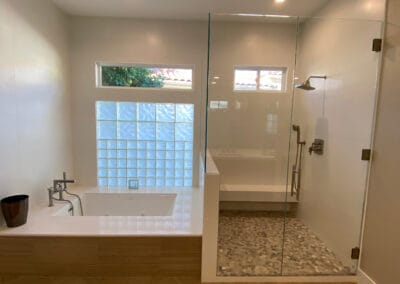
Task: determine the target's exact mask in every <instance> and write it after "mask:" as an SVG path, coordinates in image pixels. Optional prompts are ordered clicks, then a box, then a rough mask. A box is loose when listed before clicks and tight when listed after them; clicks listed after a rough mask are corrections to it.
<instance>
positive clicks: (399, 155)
mask: <svg viewBox="0 0 400 284" xmlns="http://www.w3.org/2000/svg"><path fill="white" fill-rule="evenodd" d="M383 55H384V57H383V68H382V76H381V83H380V85H381V88H380V97H379V104H378V110H377V112H378V113H377V123H376V131H375V143H374V155H373V160H372V168H371V177H370V186H369V190H368V201H367V212H366V217H365V218H366V220H365V231H364V239H363V250H362V259H361V268H362V269H363V271H364V272H365V273H367V274H368V275H369V276H370V277H371V278H372V279H373V280H375V281H376V283H379V284H392V283H400V270H399V263H400V244H399V236H400V226H399V223H400V215H399V208H400V204H399V203H400V190H399V188H400V179H399V165H400V151H399V145H400V131H399V121H400V111H399V110H400V96H399V94H400V85H399V74H400V1H398V0H389V1H388V12H387V24H386V36H385V45H384V53H383Z"/></svg>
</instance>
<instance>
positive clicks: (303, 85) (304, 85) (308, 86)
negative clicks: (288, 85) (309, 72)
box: [296, 79, 315, 91]
mask: <svg viewBox="0 0 400 284" xmlns="http://www.w3.org/2000/svg"><path fill="white" fill-rule="evenodd" d="M296 88H297V89H302V90H305V91H312V90H315V88H314V87H313V86H311V83H310V79H307V80H305V81H304V82H303V83H301V84H300V85H297V86H296Z"/></svg>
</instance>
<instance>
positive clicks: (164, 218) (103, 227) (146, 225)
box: [0, 187, 203, 236]
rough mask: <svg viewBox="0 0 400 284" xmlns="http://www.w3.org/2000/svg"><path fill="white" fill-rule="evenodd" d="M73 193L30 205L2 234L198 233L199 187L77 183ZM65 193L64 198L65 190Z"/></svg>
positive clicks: (111, 234)
mask: <svg viewBox="0 0 400 284" xmlns="http://www.w3.org/2000/svg"><path fill="white" fill-rule="evenodd" d="M71 193H74V194H78V195H79V196H80V197H81V200H82V204H83V215H82V214H81V210H80V206H79V205H80V204H79V201H78V199H77V198H75V197H71V198H69V197H68V198H69V199H70V200H71V201H72V203H73V208H74V210H73V212H72V211H71V206H70V205H69V204H68V203H63V202H55V206H53V207H47V206H45V205H44V206H43V207H37V208H32V210H30V212H29V216H28V222H27V223H26V224H25V225H23V226H20V227H16V228H1V229H0V236H1V235H40V236H43V235H45V236H48V235H57V236H99V235H101V236H118V235H122V236H171V235H172V236H201V235H202V220H203V219H202V216H203V189H202V188H195V187H186V188H157V187H154V188H140V189H139V190H128V189H126V188H102V187H76V188H73V189H71ZM64 197H67V195H65V196H64Z"/></svg>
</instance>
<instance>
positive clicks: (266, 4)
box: [53, 0, 328, 20]
mask: <svg viewBox="0 0 400 284" xmlns="http://www.w3.org/2000/svg"><path fill="white" fill-rule="evenodd" d="M53 2H54V3H55V4H56V5H57V6H58V7H59V8H60V9H61V10H63V11H64V12H65V13H67V14H70V15H78V16H98V17H132V18H157V19H191V20H202V19H206V18H207V15H208V12H209V11H211V12H213V13H246V14H248V13H256V14H279V15H293V16H311V15H312V14H313V13H314V12H315V11H316V10H318V9H320V8H321V6H323V5H324V4H325V3H326V2H328V0H285V1H284V2H283V3H275V1H274V0H53Z"/></svg>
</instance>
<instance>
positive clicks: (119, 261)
mask: <svg viewBox="0 0 400 284" xmlns="http://www.w3.org/2000/svg"><path fill="white" fill-rule="evenodd" d="M200 270H201V237H51V238H50V237H14V238H12V237H0V275H19V276H22V275H35V276H57V277H60V276H69V277H71V276H78V277H122V276H123V277H144V278H143V279H144V280H143V281H145V282H143V283H149V282H146V281H149V280H148V279H149V277H157V276H163V277H193V278H195V279H200ZM5 279H6V283H14V282H12V281H14V280H12V278H5ZM32 279H34V278H32ZM48 279H49V280H48ZM114 279H115V278H114ZM10 281H11V282H10ZM15 281H19V280H15ZM32 281H36V280H32ZM40 281H43V283H59V282H45V281H53V280H51V279H50V278H45V279H42V280H40ZM70 281H78V282H71V283H96V282H79V281H80V280H75V279H73V278H71V279H70ZM88 281H92V279H91V278H88ZM113 281H114V280H113ZM129 281H130V280H129ZM135 281H136V282H132V283H141V282H140V281H142V280H140V278H137V279H135ZM151 281H153V280H151ZM168 281H169V280H168ZM15 283H22V282H15ZM26 283H27V284H29V283H30V282H26ZM32 283H40V282H32ZM60 283H68V282H60ZM104 283H113V282H104ZM116 283H120V282H116ZM125 283H131V282H125ZM150 283H151V282H150ZM155 283H157V282H155ZM172 283H174V282H172ZM188 283H190V282H188Z"/></svg>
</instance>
